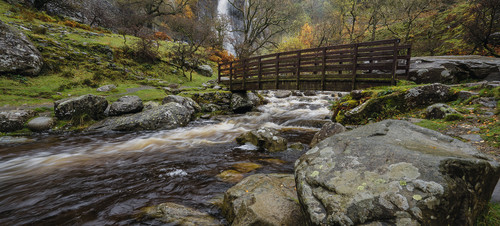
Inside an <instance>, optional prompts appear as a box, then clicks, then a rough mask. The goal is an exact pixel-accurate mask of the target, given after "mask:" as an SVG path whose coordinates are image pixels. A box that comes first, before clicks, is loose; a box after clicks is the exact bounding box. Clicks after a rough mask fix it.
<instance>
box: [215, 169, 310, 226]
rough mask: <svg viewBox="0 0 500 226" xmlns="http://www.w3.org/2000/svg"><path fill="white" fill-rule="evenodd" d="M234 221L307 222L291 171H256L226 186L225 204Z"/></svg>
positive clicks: (243, 222)
mask: <svg viewBox="0 0 500 226" xmlns="http://www.w3.org/2000/svg"><path fill="white" fill-rule="evenodd" d="M222 211H223V214H224V215H225V216H226V219H227V220H228V221H229V222H230V223H231V225H235V226H236V225H276V226H278V225H279V226H281V225H304V223H305V221H304V215H303V213H302V211H301V208H300V205H299V203H298V201H297V193H296V192H295V180H294V177H293V175H291V174H269V175H264V174H255V175H252V176H249V177H247V178H245V179H244V180H242V181H241V182H240V183H238V184H237V185H235V186H234V187H232V188H230V189H229V190H227V192H226V193H225V195H224V204H223V206H222Z"/></svg>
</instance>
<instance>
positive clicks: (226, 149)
mask: <svg viewBox="0 0 500 226" xmlns="http://www.w3.org/2000/svg"><path fill="white" fill-rule="evenodd" d="M267 99H268V100H269V103H268V104H266V105H263V106H260V107H259V109H258V112H252V113H248V114H245V115H234V116H227V117H219V118H218V119H214V120H197V121H194V122H192V123H191V124H190V125H189V126H187V127H183V128H178V129H174V130H165V131H155V132H140V133H128V134H118V133H109V134H85V135H82V134H70V135H68V134H66V135H58V136H56V135H38V136H35V137H31V138H30V140H29V141H28V142H27V143H22V144H1V143H0V225H21V224H32V225H75V224H77V225H106V224H108V225H109V224H113V225H114V224H117V225H124V224H125V225H129V224H159V222H155V221H147V222H145V221H141V220H140V219H137V218H136V215H137V213H139V212H140V209H141V208H142V207H146V206H151V205H157V204H160V203H163V202H175V203H178V204H182V205H186V206H189V207H193V208H195V209H198V210H200V211H203V212H208V213H210V214H211V215H213V216H215V217H217V218H219V219H222V216H221V215H220V210H219V209H218V208H216V207H215V206H214V205H212V204H211V203H210V202H211V200H213V199H214V198H217V197H220V195H221V194H223V193H224V192H225V191H226V190H227V189H228V188H230V187H231V186H233V185H234V184H231V183H226V182H223V181H221V180H219V179H218V178H217V177H216V175H217V174H219V173H220V172H222V171H224V170H228V169H231V165H233V164H235V163H241V162H254V163H258V164H261V165H263V167H262V168H260V169H258V170H256V171H254V172H251V173H247V174H245V175H246V176H247V175H250V174H254V173H293V163H294V161H295V160H296V159H297V158H298V157H299V156H300V155H301V154H302V153H303V152H300V151H293V150H288V151H285V152H282V153H277V154H271V153H263V152H256V151H253V150H250V149H251V148H248V147H249V146H248V145H243V146H240V145H238V144H236V143H235V142H234V139H235V138H236V137H237V136H238V135H240V134H242V133H244V132H246V131H249V130H252V129H257V128H261V127H274V128H277V129H282V130H283V129H287V128H286V127H284V126H281V124H283V123H286V122H287V121H289V120H296V119H297V118H303V119H323V118H325V116H327V115H328V114H329V111H328V109H327V107H328V105H329V100H333V97H332V95H331V93H323V94H321V95H318V96H314V97H290V98H286V99H277V98H275V97H274V95H273V93H269V94H268V97H267ZM288 131H293V132H287V133H286V136H287V138H288V139H289V140H290V141H303V142H308V140H310V139H311V138H312V137H311V135H312V134H314V132H315V131H317V129H313V128H303V127H301V128H298V127H297V128H288ZM269 159H281V160H283V161H284V163H283V164H278V163H276V161H267V160H269Z"/></svg>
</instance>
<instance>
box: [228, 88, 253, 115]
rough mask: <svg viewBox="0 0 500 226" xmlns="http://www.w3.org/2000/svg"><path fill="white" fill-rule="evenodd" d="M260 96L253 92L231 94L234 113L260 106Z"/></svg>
mask: <svg viewBox="0 0 500 226" xmlns="http://www.w3.org/2000/svg"><path fill="white" fill-rule="evenodd" d="M259 103H260V98H259V97H258V96H257V95H255V93H252V92H245V93H233V95H232V96H231V109H232V110H233V112H234V113H245V112H248V111H251V110H252V109H253V108H254V107H256V106H258V105H259Z"/></svg>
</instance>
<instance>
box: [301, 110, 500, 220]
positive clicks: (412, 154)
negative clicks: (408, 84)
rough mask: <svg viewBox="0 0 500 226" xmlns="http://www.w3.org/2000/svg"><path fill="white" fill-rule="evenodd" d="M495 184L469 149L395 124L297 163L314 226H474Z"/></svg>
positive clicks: (329, 142)
mask: <svg viewBox="0 0 500 226" xmlns="http://www.w3.org/2000/svg"><path fill="white" fill-rule="evenodd" d="M499 176H500V168H499V165H498V163H496V162H494V161H493V160H490V159H489V158H488V157H487V156H484V155H481V154H480V153H478V152H477V150H476V149H474V148H473V147H472V146H470V145H469V144H466V143H464V142H461V141H459V140H456V139H453V138H451V137H448V136H445V135H443V134H441V133H438V132H435V131H432V130H429V129H425V128H422V127H419V126H416V125H413V124H411V123H409V122H405V121H397V120H386V121H382V122H379V123H375V124H370V125H367V126H363V127H359V128H357V129H354V130H352V131H348V132H344V133H340V134H337V135H334V136H332V137H329V138H327V139H325V140H323V141H322V142H320V143H319V144H318V145H317V146H316V147H314V148H312V149H311V150H309V151H308V152H307V153H306V154H304V155H303V156H302V157H301V158H300V159H299V160H297V162H296V163H295V177H296V178H295V179H296V181H297V193H298V196H299V200H300V202H301V204H302V207H303V209H304V210H305V212H306V214H307V215H308V219H309V220H310V223H312V224H313V225H357V224H370V223H372V224H374V225H376V224H401V225H417V224H420V225H473V224H474V223H475V222H476V218H477V216H478V215H479V214H481V213H482V211H483V210H484V208H485V207H487V205H488V202H489V200H490V198H491V194H492V192H493V190H494V188H495V185H496V183H497V181H498V178H499Z"/></svg>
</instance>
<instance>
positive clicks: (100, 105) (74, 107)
mask: <svg viewBox="0 0 500 226" xmlns="http://www.w3.org/2000/svg"><path fill="white" fill-rule="evenodd" d="M107 107H108V101H107V100H106V98H104V97H101V96H96V95H92V94H87V95H83V96H79V97H75V98H70V99H63V100H58V101H56V102H54V112H55V115H56V117H57V118H58V119H72V118H74V117H78V116H83V115H88V116H90V117H91V118H92V119H95V120H98V119H101V118H104V111H106V108H107Z"/></svg>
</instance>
